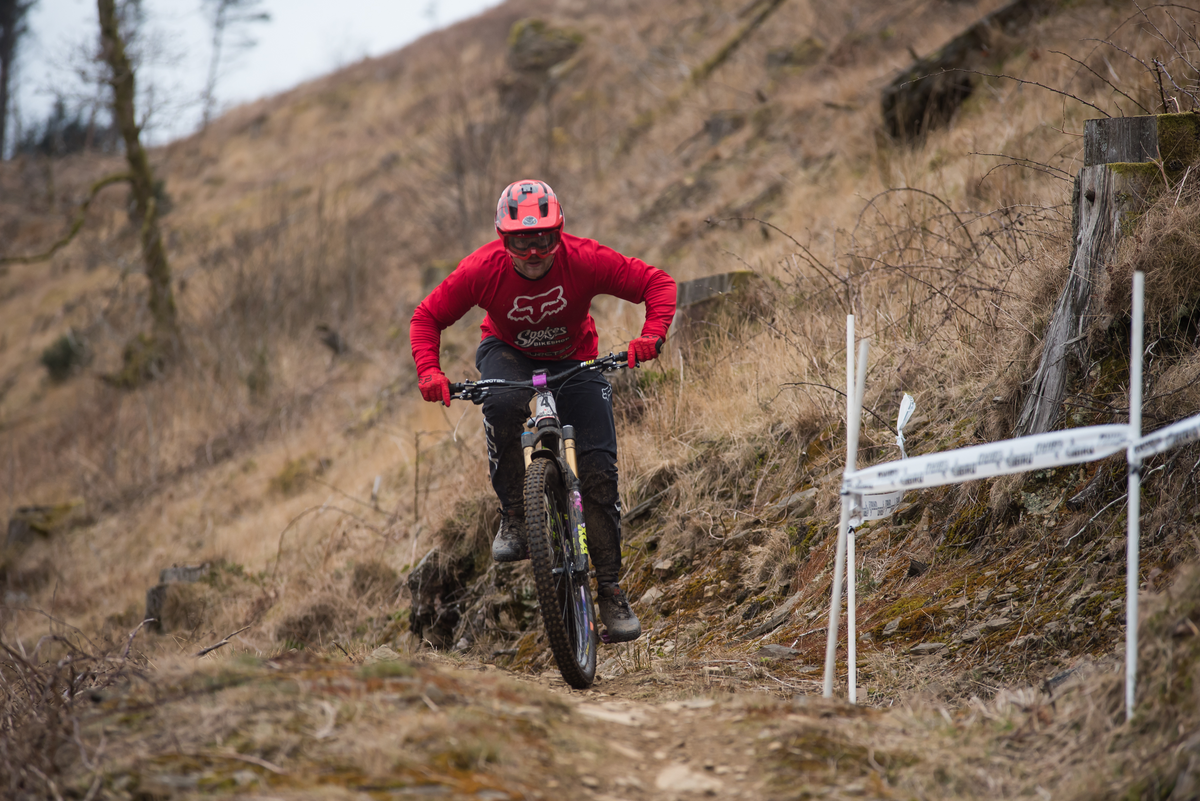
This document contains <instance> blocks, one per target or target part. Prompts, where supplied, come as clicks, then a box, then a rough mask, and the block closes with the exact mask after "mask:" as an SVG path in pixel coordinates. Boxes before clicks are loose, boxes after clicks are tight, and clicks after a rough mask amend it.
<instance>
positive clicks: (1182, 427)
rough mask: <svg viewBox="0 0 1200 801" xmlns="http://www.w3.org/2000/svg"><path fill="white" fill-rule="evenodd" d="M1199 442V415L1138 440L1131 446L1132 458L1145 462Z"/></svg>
mask: <svg viewBox="0 0 1200 801" xmlns="http://www.w3.org/2000/svg"><path fill="white" fill-rule="evenodd" d="M1197 440H1200V414H1196V415H1192V416H1191V417H1187V418H1184V419H1183V420H1180V421H1179V422H1178V423H1172V424H1171V425H1169V426H1167V427H1165V428H1160V429H1158V430H1157V431H1155V432H1153V433H1151V434H1147V435H1146V436H1144V437H1142V438H1141V439H1139V440H1138V441H1137V442H1136V443H1135V444H1134V446H1133V456H1134V458H1135V459H1137V460H1138V461H1145V460H1146V459H1149V458H1150V457H1151V456H1154V455H1156V454H1160V453H1163V452H1165V451H1169V450H1171V449H1172V448H1178V447H1179V446H1181V445H1187V444H1189V443H1192V442H1195V441H1197Z"/></svg>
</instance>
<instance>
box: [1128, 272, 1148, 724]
mask: <svg viewBox="0 0 1200 801" xmlns="http://www.w3.org/2000/svg"><path fill="white" fill-rule="evenodd" d="M1145 284H1146V282H1145V276H1144V275H1143V274H1142V273H1141V272H1135V273H1134V274H1133V319H1132V320H1131V321H1130V332H1129V333H1130V337H1129V338H1130V343H1129V429H1130V430H1129V437H1130V443H1129V449H1128V450H1127V451H1126V459H1127V460H1128V462H1129V466H1128V473H1129V495H1128V496H1127V497H1128V504H1129V506H1128V512H1127V514H1126V521H1127V533H1126V542H1125V560H1126V565H1125V719H1126V720H1129V719H1130V718H1132V717H1133V704H1134V700H1135V697H1136V689H1137V651H1138V584H1139V581H1138V557H1139V551H1140V540H1141V529H1140V522H1141V521H1140V519H1139V518H1140V516H1141V500H1142V499H1141V491H1142V462H1141V459H1140V458H1138V457H1137V456H1135V455H1134V445H1135V443H1136V442H1137V441H1138V440H1139V439H1141V438H1142V337H1143V334H1142V323H1143V317H1144V305H1143V301H1142V296H1143V293H1144V291H1145Z"/></svg>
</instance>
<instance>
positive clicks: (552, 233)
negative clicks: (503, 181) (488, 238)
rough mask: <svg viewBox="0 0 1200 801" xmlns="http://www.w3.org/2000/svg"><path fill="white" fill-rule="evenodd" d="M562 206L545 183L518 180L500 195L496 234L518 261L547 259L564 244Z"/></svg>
mask: <svg viewBox="0 0 1200 801" xmlns="http://www.w3.org/2000/svg"><path fill="white" fill-rule="evenodd" d="M563 220H564V218H563V213H562V206H560V205H559V203H558V197H557V196H556V195H555V194H554V190H553V189H551V188H550V186H549V185H548V184H547V183H545V182H544V181H517V182H516V183H512V184H509V185H508V186H507V187H506V188H505V190H504V191H503V192H501V193H500V200H499V201H498V202H497V203H496V233H497V234H499V235H500V239H501V240H502V241H503V242H504V249H505V250H507V251H508V254H509V255H510V256H512V257H513V258H515V259H521V260H525V259H530V258H546V257H547V256H550V255H553V254H554V253H555V252H556V251H557V250H558V246H559V245H560V244H562V227H563Z"/></svg>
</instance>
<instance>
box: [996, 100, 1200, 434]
mask: <svg viewBox="0 0 1200 801" xmlns="http://www.w3.org/2000/svg"><path fill="white" fill-rule="evenodd" d="M1195 117H1196V115H1192V114H1163V115H1159V116H1156V117H1114V118H1109V119H1102V120H1088V121H1087V123H1086V124H1085V126H1084V165H1085V166H1084V167H1083V169H1082V170H1080V171H1079V175H1078V176H1077V177H1076V178H1075V191H1074V193H1073V197H1072V204H1073V206H1074V229H1075V230H1074V246H1073V252H1072V254H1071V272H1070V274H1069V276H1068V277H1067V284H1066V286H1065V287H1063V290H1062V294H1061V295H1059V298H1058V303H1057V304H1055V307H1054V314H1053V316H1052V317H1051V319H1050V324H1049V325H1048V326H1047V327H1046V333H1045V335H1044V337H1043V339H1042V354H1041V361H1040V363H1039V364H1038V369H1037V372H1036V373H1035V374H1034V376H1033V378H1032V379H1030V382H1029V392H1028V394H1027V395H1026V396H1025V402H1024V404H1023V405H1022V407H1021V415H1020V417H1019V418H1018V421H1017V427H1016V432H1015V433H1016V435H1017V436H1023V435H1026V434H1040V433H1043V432H1045V431H1049V430H1051V429H1052V428H1053V427H1054V426H1055V424H1056V423H1057V422H1058V420H1059V417H1060V415H1061V413H1062V403H1063V397H1064V395H1065V394H1066V388H1067V384H1068V382H1069V381H1070V380H1071V378H1072V377H1073V374H1074V372H1077V371H1078V368H1079V367H1080V366H1081V365H1082V364H1083V363H1084V361H1085V360H1084V350H1083V348H1084V339H1085V337H1086V333H1087V329H1088V325H1089V324H1090V322H1091V319H1092V315H1093V314H1094V308H1093V296H1094V295H1095V294H1096V287H1097V286H1098V285H1099V284H1100V283H1101V279H1102V278H1103V277H1104V270H1105V269H1106V268H1107V267H1108V265H1109V263H1110V262H1111V260H1112V258H1113V255H1114V254H1115V253H1116V248H1117V242H1118V240H1119V239H1120V237H1121V236H1122V235H1123V234H1124V233H1126V229H1127V227H1128V221H1129V218H1130V216H1131V215H1133V214H1136V213H1138V212H1139V211H1140V210H1141V209H1143V208H1145V206H1146V204H1147V203H1148V202H1149V201H1150V200H1151V199H1152V198H1153V196H1155V195H1156V194H1157V193H1158V192H1159V191H1161V190H1162V188H1163V187H1164V186H1165V185H1166V182H1173V181H1176V180H1178V179H1179V178H1180V177H1181V175H1182V174H1183V173H1184V170H1185V167H1190V165H1192V164H1194V163H1196V162H1197V161H1200V146H1198V145H1197V134H1200V123H1198V122H1197V120H1196V119H1194V118H1195Z"/></svg>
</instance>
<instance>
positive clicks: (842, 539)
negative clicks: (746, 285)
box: [823, 314, 856, 698]
mask: <svg viewBox="0 0 1200 801" xmlns="http://www.w3.org/2000/svg"><path fill="white" fill-rule="evenodd" d="M855 394H856V393H855V391H854V315H853V314H847V315H846V464H847V466H849V464H850V460H851V459H852V458H853V457H852V456H851V455H850V420H851V418H852V415H851V409H852V407H853V406H854V395H855ZM849 525H850V496H849V495H847V494H846V493H845V492H843V493H842V513H841V516H840V518H839V519H838V527H837V538H838V540H837V555H836V556H834V558H833V595H832V597H831V598H830V601H829V633H828V634H827V635H826V637H825V688H824V693H823V694H824V696H825V697H826V698H832V697H833V673H834V668H835V666H836V661H835V660H836V658H837V633H838V612H839V611H841V606H842V570H843V569H844V567H845V564H846V528H847V527H848V526H849Z"/></svg>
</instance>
